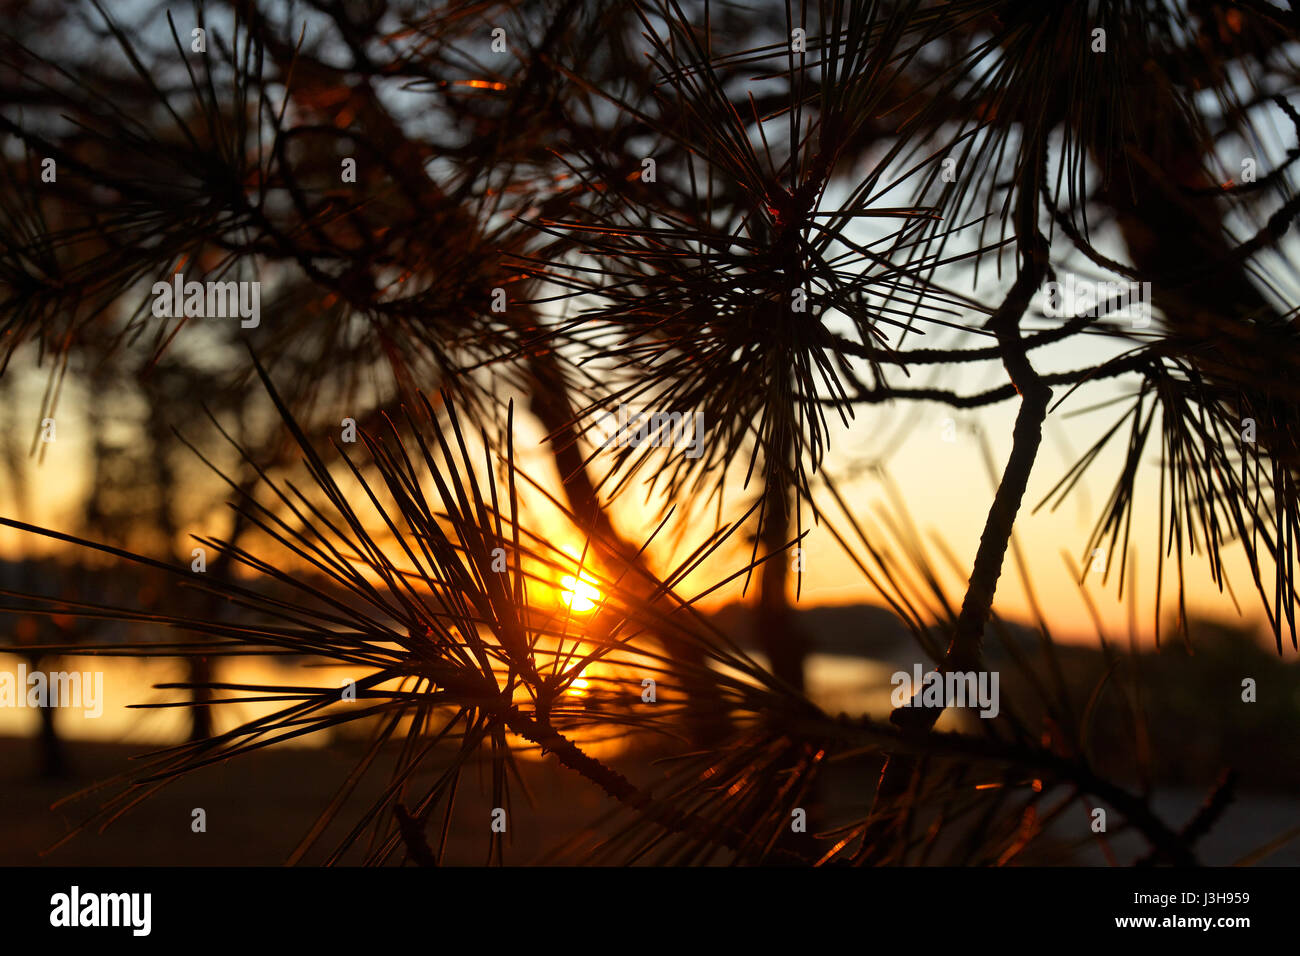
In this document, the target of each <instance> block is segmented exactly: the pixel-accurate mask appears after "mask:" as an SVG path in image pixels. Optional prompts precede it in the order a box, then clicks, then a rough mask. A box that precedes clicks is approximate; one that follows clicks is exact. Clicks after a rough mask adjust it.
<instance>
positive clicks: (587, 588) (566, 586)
mask: <svg viewBox="0 0 1300 956" xmlns="http://www.w3.org/2000/svg"><path fill="white" fill-rule="evenodd" d="M560 586H561V587H562V588H563V590H562V591H561V592H560V600H561V601H563V602H564V603H565V606H566V607H568V608H570V609H571V610H574V611H577V612H578V613H584V612H586V611H591V610H594V609H595V607H596V602H598V601H599V600H600V592H599V591H597V590H596V588H595V587H594V586H593V585H592V584H591V579H590V578H589V577H587V574H586V572H585V571H584V572H580V576H579V577H577V578H575V577H574V576H573V575H572V574H566V575H565V576H564V577H562V578H560Z"/></svg>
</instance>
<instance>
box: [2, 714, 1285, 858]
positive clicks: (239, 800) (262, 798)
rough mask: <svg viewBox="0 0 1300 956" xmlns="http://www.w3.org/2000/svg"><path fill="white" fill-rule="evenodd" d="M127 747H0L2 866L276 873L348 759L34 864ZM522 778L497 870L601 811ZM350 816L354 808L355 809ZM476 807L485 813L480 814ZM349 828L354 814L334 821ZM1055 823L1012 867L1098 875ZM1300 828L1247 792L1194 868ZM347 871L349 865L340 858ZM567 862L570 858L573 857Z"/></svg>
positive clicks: (1275, 800)
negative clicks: (200, 827) (49, 759)
mask: <svg viewBox="0 0 1300 956" xmlns="http://www.w3.org/2000/svg"><path fill="white" fill-rule="evenodd" d="M138 750H139V748H138V747H132V746H126V745H118V744H88V743H80V742H72V743H71V744H70V745H69V753H70V756H71V758H72V760H73V763H74V767H75V770H76V774H75V777H74V778H71V779H67V780H62V781H48V780H38V779H35V778H34V777H33V775H32V772H31V771H32V768H33V757H34V754H33V744H32V742H31V741H30V740H17V739H6V738H0V804H2V809H0V865H58V864H63V865H105V866H113V865H181V866H213V865H216V866H223V865H240V864H244V865H277V864H281V863H283V862H284V861H285V860H286V858H287V857H288V856H289V854H290V853H291V852H292V851H293V849H294V847H295V846H296V845H297V843H298V841H299V840H300V838H301V837H302V836H303V834H304V833H306V831H307V830H308V828H309V827H310V825H311V824H312V822H313V821H314V820H315V818H316V815H317V814H318V813H319V812H320V810H321V809H322V808H323V807H324V806H325V805H326V804H327V803H328V802H329V800H330V799H331V797H332V796H333V794H334V792H335V789H336V788H337V787H338V785H339V783H340V782H341V781H342V780H343V779H344V778H345V777H346V775H347V773H348V772H349V771H350V770H351V768H352V766H353V763H354V756H353V755H352V754H351V753H349V752H347V751H345V750H341V749H322V750H290V749H282V750H279V751H276V752H271V751H261V752H258V753H253V754H249V755H246V756H244V757H242V758H240V759H238V760H235V761H231V762H229V763H227V764H224V765H217V766H213V767H209V768H207V769H206V770H204V771H201V772H200V773H198V774H196V775H192V776H190V777H188V778H185V779H182V780H179V781H177V782H175V783H173V784H171V785H169V786H168V787H165V788H164V789H163V790H162V791H160V792H159V793H157V794H156V795H154V796H153V797H152V798H150V800H149V801H148V802H147V803H145V804H143V805H142V806H140V807H138V808H137V809H135V810H134V811H132V812H131V813H129V814H128V815H126V816H125V817H123V818H121V819H119V820H118V821H116V822H115V823H114V824H113V825H112V826H110V827H109V828H108V829H107V830H106V831H105V832H103V833H100V832H97V831H96V830H94V829H90V830H87V831H83V832H82V833H81V834H79V835H78V836H76V837H74V838H73V839H72V840H71V841H70V842H69V843H66V844H64V845H63V846H61V847H59V848H57V849H55V850H53V851H52V852H49V853H48V854H45V855H42V851H44V850H46V849H47V848H49V847H50V846H52V845H53V844H55V843H56V842H58V840H59V839H61V838H62V837H63V836H64V835H65V834H66V833H67V832H68V830H69V829H70V828H71V827H72V826H73V825H75V824H76V823H78V822H80V821H81V820H82V819H84V817H85V816H87V815H88V814H89V813H90V812H91V811H92V810H93V809H94V807H95V806H96V805H97V800H96V798H95V796H94V795H92V796H91V797H89V798H88V799H86V800H83V801H80V802H78V803H74V804H72V805H69V806H64V807H61V808H60V809H58V810H51V809H50V804H52V803H53V802H55V801H56V800H58V799H60V798H61V797H64V796H66V795H67V794H69V793H71V792H75V791H76V790H78V789H80V788H81V787H84V786H86V785H87V784H88V783H89V782H90V781H92V780H94V779H104V778H108V777H111V776H113V775H114V774H116V773H118V772H120V771H121V770H122V769H123V768H124V767H126V766H127V764H128V761H129V758H130V757H131V756H132V754H134V753H136V752H137V751H138ZM522 770H523V774H524V778H525V780H526V781H527V783H528V785H529V788H530V789H531V790H532V793H533V797H534V799H535V801H536V804H535V807H534V808H532V809H528V808H527V807H526V806H525V804H524V803H523V798H522V794H520V793H519V792H518V791H517V789H516V794H515V798H516V799H517V800H519V803H517V804H516V807H515V809H514V811H513V812H512V814H511V832H510V836H511V840H512V844H511V845H510V846H509V848H508V850H507V856H506V859H507V862H514V863H529V862H537V861H539V860H541V859H543V857H544V855H545V853H546V851H547V850H549V849H550V848H552V847H554V846H556V845H557V844H558V843H559V842H560V841H561V840H562V838H563V837H564V835H565V834H569V833H573V832H574V831H576V830H579V829H581V828H582V827H583V826H584V825H586V824H589V823H591V822H592V821H593V820H596V819H597V818H598V817H599V816H600V815H601V814H602V813H603V812H604V811H606V810H608V809H609V802H608V801H607V800H605V799H603V798H602V796H601V795H600V794H599V793H597V792H596V790H595V789H594V788H593V787H591V786H590V785H589V784H587V783H586V782H585V781H583V780H581V779H580V778H578V777H576V776H574V775H573V774H571V773H569V772H567V771H563V770H561V769H557V768H555V767H554V766H553V765H550V764H539V763H535V762H523V763H522ZM474 776H475V775H474V774H470V775H468V776H467V777H466V778H465V785H466V786H465V789H464V791H463V793H462V795H461V797H460V803H459V805H460V806H461V808H462V811H463V812H464V813H465V814H467V815H472V814H473V813H474V810H475V808H476V806H478V805H479V804H481V805H482V806H483V807H486V801H487V798H486V797H480V796H479V795H478V794H477V793H475V792H474V791H475V789H476V781H475V780H474ZM379 786H380V779H379V778H378V777H376V779H375V780H373V781H372V782H370V783H369V784H368V785H367V784H363V794H362V796H363V798H364V797H368V796H370V795H373V794H375V793H376V792H377V791H378V788H379ZM834 789H835V791H836V792H835V793H834V798H835V800H836V802H845V803H852V802H853V800H854V793H855V791H856V792H857V793H866V792H869V789H870V781H869V779H867V778H866V777H865V776H864V775H862V774H859V775H857V776H856V777H851V776H846V777H843V778H841V779H838V780H837V781H836V782H835V784H834ZM1203 797H1204V794H1203V793H1202V792H1201V791H1198V790H1193V789H1191V788H1177V789H1169V790H1167V791H1164V792H1163V793H1162V794H1161V795H1160V796H1159V798H1158V799H1157V801H1156V804H1157V808H1158V809H1159V810H1162V811H1163V812H1164V813H1165V814H1166V815H1167V818H1168V819H1170V820H1171V821H1174V822H1176V823H1177V822H1182V821H1185V820H1187V819H1189V818H1190V817H1191V816H1192V815H1193V814H1194V813H1195V811H1196V808H1197V806H1198V804H1199V803H1200V801H1201V800H1202V799H1203ZM350 806H352V807H355V808H358V809H359V808H360V806H361V804H360V801H359V800H358V802H357V803H355V804H351V805H350ZM196 807H201V808H203V809H204V810H205V811H206V814H207V832H206V833H194V832H192V830H191V820H192V812H193V810H194V809H195V808H196ZM486 812H487V811H486V810H485V813H486ZM344 816H345V818H346V819H347V820H348V821H351V820H354V819H355V814H348V813H346V812H345V814H344ZM1077 817H1078V818H1077V819H1075V818H1074V817H1071V818H1070V819H1068V820H1063V821H1061V823H1060V824H1058V825H1057V826H1056V827H1055V828H1054V829H1053V831H1052V832H1051V833H1050V834H1049V836H1048V838H1046V839H1044V840H1043V841H1041V846H1040V847H1039V849H1038V851H1037V852H1035V853H1033V854H1028V855H1026V856H1024V857H1023V858H1021V859H1020V860H1019V862H1022V863H1025V864H1030V863H1066V862H1071V861H1072V862H1075V863H1079V864H1089V865H1105V860H1104V858H1103V857H1102V855H1101V853H1100V852H1099V851H1098V850H1096V849H1095V848H1094V846H1092V845H1089V844H1087V843H1086V841H1085V845H1084V848H1083V849H1082V850H1078V851H1074V852H1072V851H1070V850H1069V849H1068V847H1069V846H1071V845H1073V844H1074V843H1075V841H1076V840H1079V839H1081V838H1085V837H1086V835H1087V834H1086V825H1087V820H1086V819H1085V818H1084V817H1083V816H1082V814H1079V815H1077ZM1297 826H1300V802H1297V801H1296V800H1294V799H1290V798H1288V797H1286V796H1284V795H1280V794H1277V793H1271V794H1270V793H1260V792H1255V793H1251V792H1245V793H1242V794H1241V795H1239V797H1238V799H1237V801H1236V802H1235V803H1234V804H1233V805H1232V806H1231V807H1230V808H1229V809H1228V811H1227V813H1226V814H1225V816H1224V818H1223V820H1222V821H1221V823H1220V825H1219V827H1218V828H1217V829H1216V830H1215V831H1214V832H1212V833H1211V834H1210V836H1208V837H1207V838H1205V840H1204V841H1203V842H1202V843H1201V845H1200V853H1201V858H1202V860H1203V861H1204V862H1206V863H1209V864H1214V865H1226V864H1231V863H1234V862H1237V861H1238V860H1240V859H1241V858H1242V857H1244V856H1246V855H1247V854H1248V853H1249V852H1250V851H1252V850H1255V849H1257V848H1259V847H1261V846H1264V845H1266V844H1268V843H1269V841H1271V840H1273V839H1274V838H1276V837H1277V836H1278V835H1279V834H1282V833H1284V832H1285V831H1287V830H1290V829H1293V828H1296V827H1297ZM470 829H471V828H470V827H468V826H465V827H458V828H457V831H458V833H457V834H454V835H453V837H452V840H451V843H450V844H449V852H448V862H453V863H460V864H476V863H482V862H484V854H485V852H486V844H485V842H484V839H483V835H482V833H470V832H467V831H469V830H470ZM342 833H343V828H342V826H341V825H339V824H337V823H336V824H335V825H333V826H332V827H331V829H329V830H328V831H327V833H326V839H325V840H324V841H323V844H324V847H323V849H322V850H320V851H316V852H313V853H311V854H309V855H308V856H307V858H306V862H319V861H320V860H321V859H322V858H323V853H324V850H325V849H326V848H332V847H333V846H334V845H336V843H337V842H338V838H339V837H340V836H341V835H342ZM1111 845H1112V847H1113V848H1114V850H1115V852H1116V855H1117V856H1118V858H1119V859H1120V861H1121V862H1131V861H1132V859H1133V858H1134V856H1135V855H1137V854H1138V852H1139V850H1138V844H1137V843H1136V842H1135V841H1134V840H1132V839H1130V838H1127V837H1126V836H1124V835H1122V834H1121V835H1117V836H1115V837H1113V839H1112V841H1111ZM348 859H349V860H353V861H355V859H356V858H355V857H349V858H348ZM570 859H571V858H570ZM1261 862H1264V863H1266V864H1267V865H1273V866H1279V865H1288V866H1289V865H1300V840H1293V841H1291V842H1289V843H1287V844H1285V845H1283V846H1282V847H1280V848H1279V849H1278V850H1276V851H1275V852H1273V853H1272V854H1271V855H1269V856H1268V857H1267V858H1265V859H1264V860H1262V861H1261Z"/></svg>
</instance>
